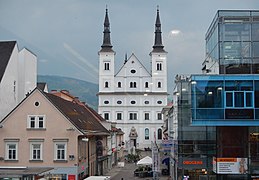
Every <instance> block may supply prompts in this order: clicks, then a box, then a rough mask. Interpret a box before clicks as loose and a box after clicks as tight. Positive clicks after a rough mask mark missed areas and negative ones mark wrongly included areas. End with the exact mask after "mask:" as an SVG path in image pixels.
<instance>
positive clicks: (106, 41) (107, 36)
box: [100, 8, 114, 52]
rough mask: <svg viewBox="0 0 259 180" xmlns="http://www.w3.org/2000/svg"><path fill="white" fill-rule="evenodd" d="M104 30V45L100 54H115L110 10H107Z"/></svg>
mask: <svg viewBox="0 0 259 180" xmlns="http://www.w3.org/2000/svg"><path fill="white" fill-rule="evenodd" d="M103 25H104V30H103V44H102V46H101V47H102V49H101V50H100V52H114V51H113V50H112V44H111V37H110V33H111V31H110V21H109V17H108V9H107V8H106V13H105V18H104V24H103Z"/></svg>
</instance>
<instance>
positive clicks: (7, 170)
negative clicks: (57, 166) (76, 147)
mask: <svg viewBox="0 0 259 180" xmlns="http://www.w3.org/2000/svg"><path fill="white" fill-rule="evenodd" d="M52 169H53V168H51V167H1V168H0V178H10V177H16V178H21V177H24V176H34V175H40V174H41V173H44V172H47V171H50V170H52Z"/></svg>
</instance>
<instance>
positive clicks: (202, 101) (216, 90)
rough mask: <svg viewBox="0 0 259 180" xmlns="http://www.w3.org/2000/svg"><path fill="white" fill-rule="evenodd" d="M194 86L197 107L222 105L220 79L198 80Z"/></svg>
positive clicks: (221, 83) (221, 84)
mask: <svg viewBox="0 0 259 180" xmlns="http://www.w3.org/2000/svg"><path fill="white" fill-rule="evenodd" d="M195 86H196V88H195V94H196V106H197V107H198V108H208V107H210V108H213V107H223V94H222V87H223V82H222V81H198V82H197V83H196V85H195ZM193 93H194V92H193Z"/></svg>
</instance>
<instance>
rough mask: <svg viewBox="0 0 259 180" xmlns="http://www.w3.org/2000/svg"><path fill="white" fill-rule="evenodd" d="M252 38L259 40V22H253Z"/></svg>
mask: <svg viewBox="0 0 259 180" xmlns="http://www.w3.org/2000/svg"><path fill="white" fill-rule="evenodd" d="M252 40H253V41H259V24H257V23H254V24H252Z"/></svg>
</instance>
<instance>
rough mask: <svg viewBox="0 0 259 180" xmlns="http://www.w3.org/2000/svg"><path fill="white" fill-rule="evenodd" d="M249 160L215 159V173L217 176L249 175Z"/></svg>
mask: <svg viewBox="0 0 259 180" xmlns="http://www.w3.org/2000/svg"><path fill="white" fill-rule="evenodd" d="M247 168H248V166H247V158H215V157H213V171H214V172H215V173H217V174H247Z"/></svg>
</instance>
